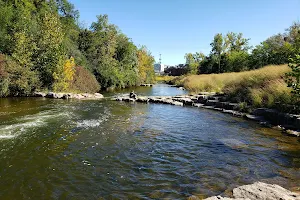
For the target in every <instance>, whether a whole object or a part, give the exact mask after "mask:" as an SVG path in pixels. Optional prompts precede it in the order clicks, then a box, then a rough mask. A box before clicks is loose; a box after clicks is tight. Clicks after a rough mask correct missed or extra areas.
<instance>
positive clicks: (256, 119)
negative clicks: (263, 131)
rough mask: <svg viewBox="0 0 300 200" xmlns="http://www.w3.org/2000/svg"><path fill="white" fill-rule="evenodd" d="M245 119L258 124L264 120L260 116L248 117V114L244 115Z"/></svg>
mask: <svg viewBox="0 0 300 200" xmlns="http://www.w3.org/2000/svg"><path fill="white" fill-rule="evenodd" d="M245 118H246V119H250V120H253V121H258V122H259V121H263V120H264V118H263V117H261V116H256V115H250V114H247V115H245Z"/></svg>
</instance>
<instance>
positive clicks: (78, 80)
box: [71, 66, 100, 93]
mask: <svg viewBox="0 0 300 200" xmlns="http://www.w3.org/2000/svg"><path fill="white" fill-rule="evenodd" d="M75 70H76V71H75V75H74V78H73V82H72V84H71V89H72V90H74V91H77V92H87V93H95V92H98V91H99V90H100V85H99V83H98V81H97V80H96V78H95V76H94V75H93V74H92V73H91V72H90V71H89V70H87V69H85V68H83V67H80V66H77V67H75Z"/></svg>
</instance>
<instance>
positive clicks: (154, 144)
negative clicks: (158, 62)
mask: <svg viewBox="0 0 300 200" xmlns="http://www.w3.org/2000/svg"><path fill="white" fill-rule="evenodd" d="M135 91H136V92H137V93H138V94H142V95H176V94H184V93H185V91H182V90H179V89H177V88H174V87H169V86H167V85H155V86H154V87H152V88H146V87H144V88H136V89H135ZM122 92H128V91H120V93H122ZM105 95H106V96H111V95H113V94H112V93H108V94H105ZM0 150H1V151H0V181H1V182H0V199H1V200H2V199H186V198H187V197H188V196H190V195H193V194H194V195H198V196H199V197H207V196H210V195H217V194H220V193H224V191H225V194H228V191H230V189H232V188H233V187H236V186H239V185H243V184H250V183H253V182H255V181H264V182H268V183H277V184H279V185H281V186H284V187H286V188H288V189H293V188H295V187H299V186H300V141H299V140H298V139H297V138H291V137H287V136H284V135H282V134H281V133H280V132H279V131H275V130H272V129H268V128H263V127H261V126H260V125H258V124H256V123H253V122H250V121H245V120H243V119H240V118H234V117H232V116H230V115H226V114H223V113H220V112H217V111H212V110H205V109H198V108H192V107H177V106H172V105H159V104H140V103H125V102H114V101H109V100H101V101H78V100H70V101H67V100H53V99H43V98H7V99H0Z"/></svg>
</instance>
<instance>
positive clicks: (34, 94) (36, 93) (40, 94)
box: [33, 92, 46, 97]
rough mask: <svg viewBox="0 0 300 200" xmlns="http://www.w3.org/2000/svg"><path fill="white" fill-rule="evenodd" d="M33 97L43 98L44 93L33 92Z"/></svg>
mask: <svg viewBox="0 0 300 200" xmlns="http://www.w3.org/2000/svg"><path fill="white" fill-rule="evenodd" d="M33 96H34V97H45V96H46V93H43V92H34V93H33Z"/></svg>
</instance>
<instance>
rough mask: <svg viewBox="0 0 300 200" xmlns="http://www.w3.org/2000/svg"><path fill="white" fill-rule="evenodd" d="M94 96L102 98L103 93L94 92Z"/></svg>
mask: <svg viewBox="0 0 300 200" xmlns="http://www.w3.org/2000/svg"><path fill="white" fill-rule="evenodd" d="M94 98H95V99H103V98H104V96H103V94H100V93H95V94H94Z"/></svg>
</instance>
